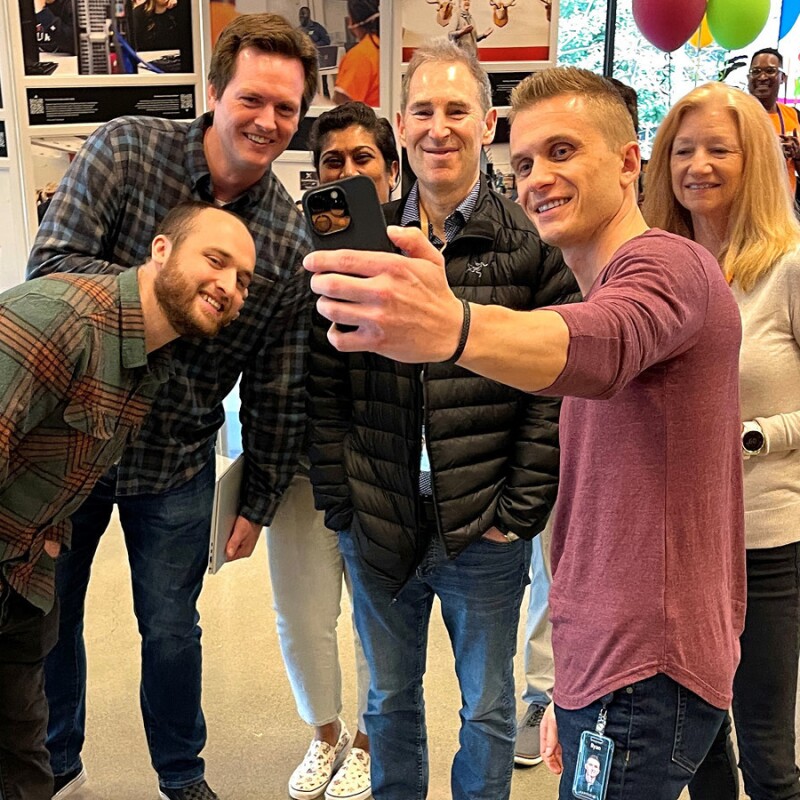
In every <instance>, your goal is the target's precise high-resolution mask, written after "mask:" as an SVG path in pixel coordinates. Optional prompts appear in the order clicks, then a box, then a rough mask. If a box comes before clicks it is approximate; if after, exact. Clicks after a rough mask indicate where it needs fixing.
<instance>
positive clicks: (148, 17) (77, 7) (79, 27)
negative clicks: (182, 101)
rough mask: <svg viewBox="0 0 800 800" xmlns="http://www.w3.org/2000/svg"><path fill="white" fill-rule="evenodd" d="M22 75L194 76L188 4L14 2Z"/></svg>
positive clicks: (157, 0)
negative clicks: (19, 41) (22, 66)
mask: <svg viewBox="0 0 800 800" xmlns="http://www.w3.org/2000/svg"><path fill="white" fill-rule="evenodd" d="M18 2H19V20H20V35H21V37H22V52H23V60H24V65H25V74H26V75H39V76H42V75H56V76H57V77H58V78H64V77H65V76H69V75H137V74H146V73H150V74H164V73H173V72H193V71H194V55H193V53H194V48H193V41H192V0H113V1H112V2H109V0H18Z"/></svg>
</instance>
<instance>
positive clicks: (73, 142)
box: [29, 136, 87, 223]
mask: <svg viewBox="0 0 800 800" xmlns="http://www.w3.org/2000/svg"><path fill="white" fill-rule="evenodd" d="M86 138H87V137H86V136H34V137H33V138H31V140H30V149H29V152H30V158H31V162H32V164H33V183H32V185H31V187H30V192H31V194H32V199H33V201H34V202H35V204H36V221H37V223H39V222H41V221H42V217H43V216H44V212H45V211H47V206H48V205H49V204H50V200H51V198H52V197H53V194H54V193H55V191H56V189H57V188H58V184H59V183H60V182H61V179H62V178H63V177H64V174H65V173H66V171H67V169H68V167H69V165H70V164H71V163H72V159H73V158H74V157H75V154H76V153H77V152H78V150H80V149H81V147H82V146H83V143H84V142H85V141H86Z"/></svg>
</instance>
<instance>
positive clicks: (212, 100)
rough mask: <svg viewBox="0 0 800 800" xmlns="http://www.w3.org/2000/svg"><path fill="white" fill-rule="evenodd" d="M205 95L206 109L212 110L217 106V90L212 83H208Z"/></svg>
mask: <svg viewBox="0 0 800 800" xmlns="http://www.w3.org/2000/svg"><path fill="white" fill-rule="evenodd" d="M206 97H207V98H208V110H209V111H213V110H214V109H215V108H216V107H217V99H218V98H217V90H216V87H214V86H213V85H212V84H210V83H209V84H208V89H207V90H206Z"/></svg>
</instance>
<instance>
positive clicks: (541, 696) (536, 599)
mask: <svg viewBox="0 0 800 800" xmlns="http://www.w3.org/2000/svg"><path fill="white" fill-rule="evenodd" d="M552 519H553V515H552V514H551V515H550V519H549V520H548V521H547V525H546V526H545V529H544V530H543V531H542V532H541V533H540V534H539V535H538V536H537V537H536V538H535V539H534V540H533V554H532V555H531V590H530V601H529V602H528V616H527V619H526V622H525V681H526V684H527V686H526V688H525V693H524V694H523V695H522V700H523V702H525V703H526V704H529V703H538V704H540V705H547V704H548V703H549V702H550V701H551V700H552V699H553V679H554V678H553V675H554V669H553V645H552V643H551V634H552V628H551V626H550V607H549V605H548V596H549V594H550V584H551V583H552V581H553V576H552V573H551V572H550V532H551V520H552Z"/></svg>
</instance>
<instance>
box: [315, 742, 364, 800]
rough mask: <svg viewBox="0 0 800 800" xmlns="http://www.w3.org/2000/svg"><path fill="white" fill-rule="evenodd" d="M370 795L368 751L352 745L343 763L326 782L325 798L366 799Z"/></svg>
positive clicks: (336, 799) (334, 799)
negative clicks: (330, 779)
mask: <svg viewBox="0 0 800 800" xmlns="http://www.w3.org/2000/svg"><path fill="white" fill-rule="evenodd" d="M371 795H372V781H371V780H370V777H369V753H368V752H366V750H362V749H361V748H360V747H352V748H350V752H349V753H348V754H347V758H346V759H345V760H344V764H342V766H341V767H340V768H339V771H338V772H337V773H336V775H334V777H333V780H332V781H331V782H330V783H329V784H328V788H327V789H326V790H325V800H366V799H367V798H368V797H370V796H371Z"/></svg>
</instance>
